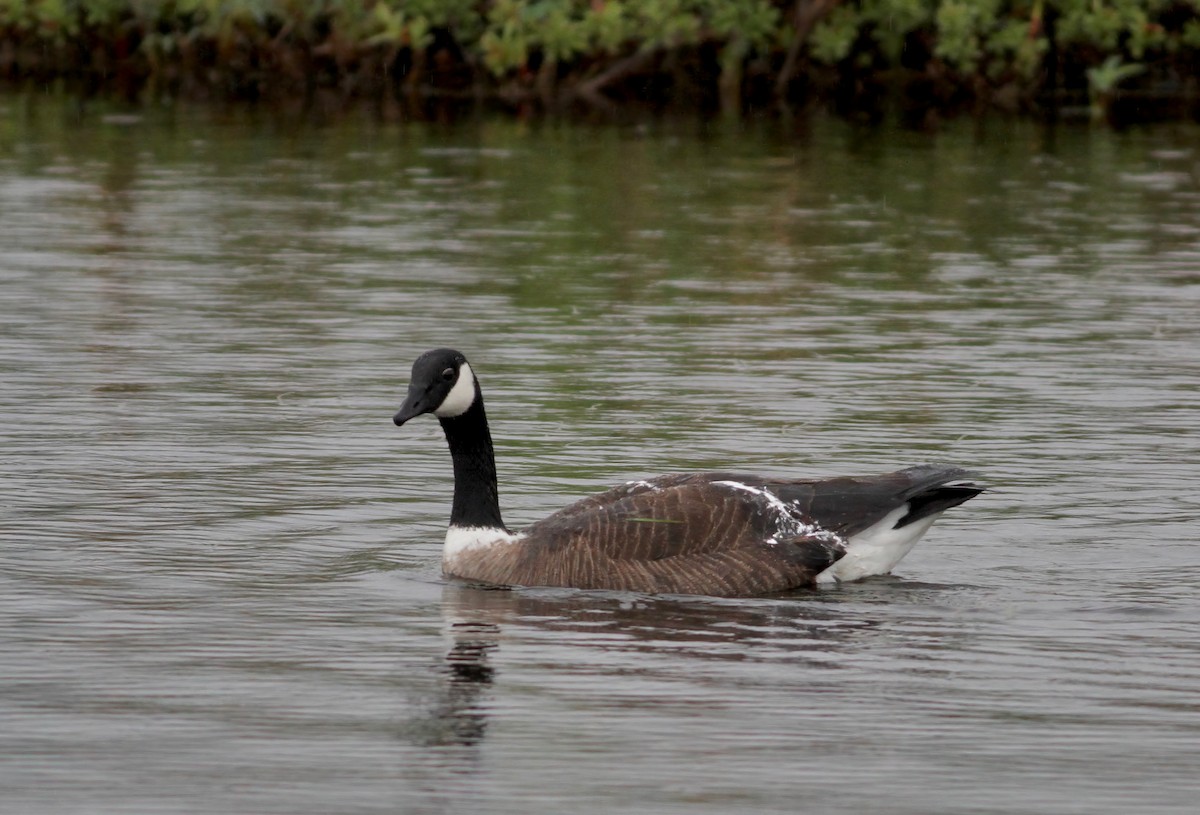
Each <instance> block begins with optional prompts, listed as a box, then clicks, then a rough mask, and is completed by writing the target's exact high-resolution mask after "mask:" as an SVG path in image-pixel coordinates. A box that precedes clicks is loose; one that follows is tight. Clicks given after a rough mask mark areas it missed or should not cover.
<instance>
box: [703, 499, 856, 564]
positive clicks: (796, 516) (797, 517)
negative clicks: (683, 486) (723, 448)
mask: <svg viewBox="0 0 1200 815" xmlns="http://www.w3.org/2000/svg"><path fill="white" fill-rule="evenodd" d="M712 483H713V484H714V485H716V486H719V487H729V488H730V489H734V490H741V491H742V492H748V493H750V494H751V495H754V496H756V497H758V498H761V499H762V500H764V501H766V503H767V506H769V507H770V508H771V509H772V510H774V511H775V515H776V518H775V522H776V524H777V525H778V528H777V529H776V530H775V534H773V535H771V537H769V538H767V539H766V541H765V543H768V544H777V543H779V538H785V539H786V538H796V537H800V536H801V535H804V536H807V537H810V538H819V539H821V540H824V541H828V542H830V543H843V542H844V541H843V540H842V539H841V538H840V537H838V536H837V535H835V534H834V533H832V532H830V531H829V530H827V529H822V528H821V527H819V526H817V525H816V524H813V523H807V522H806V521H804V520H802V519H801V513H800V510H798V509H797V508H796V507H795V506H792V505H790V504H788V503H787V502H785V501H784V500H782V499H781V498H780V497H779V496H778V495H776V494H775V493H773V492H771V491H770V490H764V489H761V488H759V487H751V486H750V485H749V484H743V483H742V482H740V481H714V482H712ZM822 574H824V572H822Z"/></svg>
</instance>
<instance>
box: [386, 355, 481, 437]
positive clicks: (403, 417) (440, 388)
mask: <svg viewBox="0 0 1200 815" xmlns="http://www.w3.org/2000/svg"><path fill="white" fill-rule="evenodd" d="M478 398H479V387H478V386H477V385H476V384H475V374H474V373H472V372H471V366H470V365H468V364H467V358H466V357H464V356H463V355H462V354H460V353H459V352H458V351H454V350H452V349H450V348H435V349H434V350H432V351H426V352H425V353H424V354H421V356H419V357H417V361H416V362H414V363H413V367H412V380H411V381H410V382H409V383H408V396H407V398H405V400H404V404H403V405H401V406H400V410H399V412H397V413H396V415H395V416H394V417H393V418H392V421H394V422H395V423H396V424H397V425H402V424H404V423H405V422H407V421H408V420H409V419H412V418H414V417H416V416H420V415H421V414H422V413H432V414H434V415H435V416H437V417H438V418H442V419H446V418H450V417H452V416H461V415H462V414H464V413H466V412H467V411H468V410H469V409H470V407H471V405H473V404H474V403H475V400H476V399H478Z"/></svg>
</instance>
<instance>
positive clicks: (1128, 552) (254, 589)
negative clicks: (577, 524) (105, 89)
mask: <svg viewBox="0 0 1200 815" xmlns="http://www.w3.org/2000/svg"><path fill="white" fill-rule="evenodd" d="M1196 137H1197V131H1196V129H1195V128H1194V127H1190V126H1174V127H1170V128H1162V129H1145V130H1137V131H1131V132H1127V133H1112V132H1109V131H1107V130H1103V129H1089V128H1078V129H1076V128H1060V129H1058V130H1045V129H1041V128H1039V127H1037V126H1035V125H1033V124H1029V123H1012V122H1005V121H992V122H988V123H987V124H986V126H983V127H977V126H976V125H975V124H973V123H970V122H963V123H953V124H950V125H948V126H947V127H945V128H944V129H943V130H942V132H940V133H937V134H934V135H930V134H916V133H908V132H903V131H896V130H890V129H883V130H878V131H875V130H859V129H855V128H854V127H852V126H849V125H846V124H844V123H839V122H837V121H835V120H827V119H823V118H817V119H815V120H813V121H811V122H809V123H807V124H806V125H804V126H803V128H801V129H796V130H792V131H789V130H788V129H787V127H785V126H784V125H779V124H771V123H766V124H750V125H744V126H740V127H738V126H732V125H709V126H701V125H696V124H693V123H651V124H648V125H645V126H642V127H639V128H625V127H600V128H587V127H582V126H573V125H569V124H522V123H516V122H512V121H505V120H500V121H491V120H481V121H471V122H464V123H461V124H458V125H455V126H443V125H420V124H410V125H397V124H380V123H376V122H372V121H371V120H369V119H368V118H367V117H359V116H349V117H347V118H345V119H342V120H337V121H333V122H327V123H324V124H322V125H311V124H305V123H298V122H289V121H286V120H280V119H275V118H272V117H270V116H267V115H260V116H256V115H251V114H238V113H209V112H204V111H188V110H181V111H176V112H173V113H166V112H160V111H148V112H146V113H144V114H141V115H140V116H135V117H129V116H124V115H122V116H111V117H105V116H104V115H103V111H92V112H89V113H88V114H87V115H85V116H83V117H79V116H77V114H76V112H75V110H74V108H72V107H70V106H67V105H63V104H61V103H57V102H55V101H52V100H44V99H43V100H30V99H25V98H15V97H8V98H5V99H2V100H0V202H2V203H0V206H2V207H3V213H4V214H3V218H2V220H0V286H2V288H0V309H2V316H3V320H2V323H0V373H2V377H0V446H2V449H3V450H4V457H3V462H4V466H3V468H2V472H0V495H2V496H3V498H2V499H0V525H2V527H0V540H2V543H0V615H2V617H3V620H4V624H3V626H2V627H0V790H2V792H3V794H2V796H0V811H3V812H5V813H8V812H12V813H31V814H36V813H71V812H80V813H140V812H146V813H173V812H178V813H226V812H227V813H309V812H311V813H327V812H376V811H378V812H384V811H386V812H402V813H442V812H446V813H468V812H497V813H507V812H511V813H518V812H520V813H526V812H537V813H542V812H544V813H557V812H563V811H580V812H590V813H685V812H686V813H689V815H690V814H692V813H728V812H746V811H754V812H762V813H771V812H780V813H783V812H789V813H790V812H796V811H805V812H829V813H835V812H836V813H932V812H941V813H1029V812H1038V813H1100V812H1111V813H1127V812H1134V811H1136V812H1140V813H1167V812H1190V811H1192V807H1193V804H1194V797H1195V791H1196V780H1195V768H1196V767H1197V766H1198V763H1200V704H1198V703H1197V701H1196V688H1197V686H1198V684H1200V633H1197V632H1200V603H1198V602H1197V600H1198V599H1200V555H1198V554H1197V548H1196V547H1197V537H1198V535H1197V533H1198V531H1200V524H1198V522H1197V509H1198V507H1200V498H1197V494H1198V491H1197V489H1196V488H1197V484H1198V480H1200V478H1198V476H1200V464H1198V463H1197V462H1200V440H1198V439H1200V437H1198V435H1197V427H1198V419H1200V413H1198V409H1197V384H1198V383H1200V355H1198V354H1197V350H1196V349H1197V338H1198V336H1200V271H1198V270H1200V217H1198V216H1200V190H1198V187H1200V184H1198V179H1200V153H1197V152H1196V149H1195V147H1194V145H1195V144H1196V143H1197V139H1196ZM446 344H448V345H453V346H456V347H459V348H461V349H462V350H464V351H465V352H467V353H468V354H469V355H470V357H471V359H472V362H473V364H474V367H475V369H476V370H477V371H478V373H479V375H480V378H481V381H482V383H483V387H484V391H485V393H486V395H487V397H488V404H489V413H490V415H491V417H492V420H493V429H494V433H495V435H496V439H497V447H498V455H499V464H500V470H501V482H502V483H501V492H502V501H503V503H504V506H505V511H506V518H507V520H508V521H509V523H510V525H513V526H520V525H521V524H523V523H525V522H528V521H530V520H533V519H536V518H538V517H541V516H542V515H544V514H547V513H549V512H551V511H553V510H554V509H556V508H558V507H560V506H562V505H563V504H565V503H567V502H568V501H570V500H572V499H574V498H577V497H580V496H583V495H586V494H588V493H590V492H593V491H596V490H598V489H601V488H602V487H604V486H607V485H609V484H612V483H615V482H619V481H622V480H626V479H629V478H636V477H643V476H646V475H651V474H656V473H659V472H667V471H678V470H686V469H693V468H718V467H719V468H735V469H742V470H746V471H762V472H773V473H779V474H792V475H796V476H799V475H809V474H816V475H819V474H834V473H857V472H864V473H865V472H875V471H882V470H886V469H890V468H894V467H898V466H902V465H905V464H909V463H914V462H919V461H925V460H942V461H953V462H956V463H959V464H963V465H966V466H970V467H973V468H975V469H977V470H978V471H979V472H980V473H982V474H983V476H984V477H985V478H986V479H987V480H988V481H990V482H991V483H992V484H994V485H995V487H996V489H995V491H994V492H991V493H988V494H986V495H984V496H981V497H980V498H978V499H976V500H974V501H972V502H970V503H969V504H967V505H965V506H963V507H961V508H959V509H956V510H954V511H953V512H952V513H950V514H949V515H947V517H946V518H944V519H943V520H942V521H940V522H939V524H938V525H936V526H935V527H934V529H933V530H932V531H931V532H930V533H929V535H928V536H927V537H926V539H925V540H923V541H922V542H921V544H919V545H918V547H917V549H916V550H914V552H913V553H912V554H910V555H909V556H908V557H907V558H906V559H905V560H904V562H903V563H902V564H901V565H900V567H899V568H898V569H897V570H896V574H895V575H894V576H892V577H887V578H880V579H875V580H871V581H867V582H865V583H862V584H857V585H849V586H844V587H841V588H837V589H833V590H827V591H821V592H816V593H813V592H798V593H796V594H794V595H793V596H788V597H775V598H766V599H749V600H712V599H704V598H686V599H679V598H675V599H669V598H650V597H639V596H634V595H611V594H603V593H587V592H569V591H557V590H555V591H551V590H525V591H511V592H508V591H483V590H479V589H472V588H466V587H462V586H456V585H453V584H447V583H446V582H445V581H443V580H442V579H441V577H440V574H439V570H438V556H439V546H440V539H441V535H442V533H443V531H444V524H445V520H446V517H447V514H448V508H449V498H450V490H451V483H450V468H449V461H448V456H447V455H446V452H445V447H444V442H443V441H442V439H441V438H440V434H439V430H438V428H437V424H436V422H433V421H432V420H425V421H417V422H413V423H412V424H410V425H408V426H406V427H405V428H403V429H400V430H398V429H396V428H394V427H393V426H392V425H391V423H390V417H391V414H392V412H393V411H394V410H395V408H396V407H397V406H398V404H399V401H400V398H401V395H402V392H403V389H404V387H405V385H406V382H407V371H408V366H409V364H410V363H411V361H412V359H413V358H414V357H415V356H416V355H417V354H418V353H419V352H420V351H422V350H425V349H426V348H429V347H433V346H437V345H446Z"/></svg>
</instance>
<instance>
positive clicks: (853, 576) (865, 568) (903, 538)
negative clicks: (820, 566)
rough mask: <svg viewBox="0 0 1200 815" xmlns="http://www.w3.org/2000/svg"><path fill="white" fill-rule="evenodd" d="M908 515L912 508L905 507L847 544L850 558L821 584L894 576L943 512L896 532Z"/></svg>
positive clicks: (824, 576)
mask: <svg viewBox="0 0 1200 815" xmlns="http://www.w3.org/2000/svg"><path fill="white" fill-rule="evenodd" d="M907 513H908V504H907V503H905V504H901V505H900V506H898V507H896V508H895V509H893V510H892V511H891V512H889V513H888V514H887V515H885V516H884V517H883V519H882V520H880V521H879V522H877V523H875V524H873V525H871V526H869V527H867V528H866V529H864V530H863V531H862V532H859V533H858V534H857V535H853V536H851V537H850V538H849V540H847V541H846V554H845V555H844V556H843V557H842V559H841V560H839V561H838V562H837V563H835V564H833V565H832V566H830V567H829V568H828V569H826V570H825V571H823V572H821V574H819V575H817V580H818V581H819V582H821V583H830V582H833V581H835V580H861V579H862V578H864V577H870V576H872V575H876V574H887V573H888V572H890V571H891V570H892V569H893V568H894V567H895V566H896V564H897V563H899V562H900V560H901V558H903V557H904V556H905V555H907V554H908V553H909V550H911V549H912V548H913V545H914V544H915V543H916V542H917V540H918V539H919V538H920V537H921V536H922V535H924V534H925V532H926V530H928V529H929V527H930V526H932V525H933V522H934V521H936V520H937V519H938V516H939V515H941V513H940V512H939V513H936V514H934V515H930V516H929V517H928V518H922V519H921V520H919V521H917V522H915V523H911V524H908V525H907V526H903V527H901V528H900V529H896V528H895V526H896V524H897V522H899V520H900V519H901V518H903V517H904V516H905V515H906V514H907Z"/></svg>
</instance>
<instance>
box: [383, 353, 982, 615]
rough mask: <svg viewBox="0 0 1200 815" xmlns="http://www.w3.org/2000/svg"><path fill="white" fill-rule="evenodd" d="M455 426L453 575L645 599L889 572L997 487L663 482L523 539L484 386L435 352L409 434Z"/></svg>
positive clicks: (953, 470) (902, 475) (927, 481)
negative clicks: (503, 483) (942, 521)
mask: <svg viewBox="0 0 1200 815" xmlns="http://www.w3.org/2000/svg"><path fill="white" fill-rule="evenodd" d="M425 413H432V414H433V415H434V416H436V417H437V419H438V421H439V422H441V425H442V429H443V430H444V431H445V434H446V441H447V442H448V444H449V447H450V456H451V459H452V460H453V463H454V500H453V503H452V505H451V509H450V528H449V530H448V531H447V532H446V540H445V545H444V547H443V550H442V572H443V574H444V575H445V576H447V577H450V578H458V579H461V580H465V581H469V582H473V583H482V584H489V585H494V586H506V587H513V586H526V587H535V586H557V587H569V588H577V589H607V590H617V591H628V592H638V593H645V594H684V595H689V594H690V595H711V596H727V597H737V596H753V595H764V594H771V593H777V592H782V591H787V590H790V589H795V588H804V587H813V586H815V585H816V584H818V583H828V582H839V581H852V580H859V579H862V578H864V577H869V576H872V575H879V574H886V573H888V572H890V571H891V570H892V568H893V567H894V566H895V565H896V564H897V563H898V562H899V561H900V559H901V558H903V557H904V556H905V555H906V554H908V552H909V550H910V549H912V547H913V544H915V543H916V541H917V539H918V538H920V537H921V535H923V534H924V533H925V531H926V530H927V529H929V527H930V525H931V524H932V523H933V522H934V521H935V520H937V518H938V517H939V516H940V515H941V514H942V513H943V512H944V511H946V510H948V509H950V508H951V507H955V506H957V505H959V504H961V503H963V502H964V501H968V500H970V499H971V498H974V497H975V496H976V495H978V494H979V493H981V492H983V490H984V487H982V486H980V485H979V484H977V483H975V482H974V481H973V480H972V476H971V474H970V473H969V472H967V471H966V470H963V469H960V468H958V467H953V466H947V465H939V464H924V465H919V466H915V467H908V468H907V469H903V470H898V471H896V472H892V473H885V474H882V475H870V476H861V477H854V476H847V477H838V478H823V479H781V478H770V477H763V476H758V475H745V474H739V473H729V472H697V473H679V474H672V475H662V476H658V477H656V478H651V479H647V480H639V481H631V482H629V483H626V484H622V485H620V486H617V487H614V488H613V489H610V490H608V491H607V492H602V493H599V494H598V495H593V496H591V497H589V498H584V499H583V500H581V501H578V502H576V503H574V504H572V505H570V506H568V507H566V508H565V509H561V510H559V511H558V512H555V513H554V514H552V515H550V516H548V517H546V518H544V519H543V520H540V521H537V522H536V523H533V524H532V525H530V526H528V527H527V528H525V529H524V530H522V531H520V532H515V533H514V532H510V531H509V529H508V527H506V526H505V524H504V521H503V520H502V519H501V517H500V499H499V492H498V489H497V483H496V460H495V453H494V450H493V447H492V436H491V431H490V429H489V428H488V421H487V414H486V412H485V411H484V406H483V392H482V391H481V390H480V387H479V380H478V379H477V378H476V376H475V373H474V371H472V369H471V365H470V363H468V362H467V358H466V357H465V356H463V355H462V354H461V353H459V352H458V351H455V350H453V349H450V348H437V349H434V350H432V351H427V352H425V353H424V354H422V355H421V356H420V357H418V358H417V360H416V362H414V363H413V366H412V379H411V381H410V384H409V387H408V393H407V396H406V398H405V400H404V402H403V404H402V405H401V407H400V410H399V411H398V412H397V413H396V415H395V416H394V417H393V421H394V422H395V423H396V425H397V426H401V425H404V424H405V423H406V422H408V421H410V420H411V419H413V418H415V417H417V416H420V415H422V414H425Z"/></svg>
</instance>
